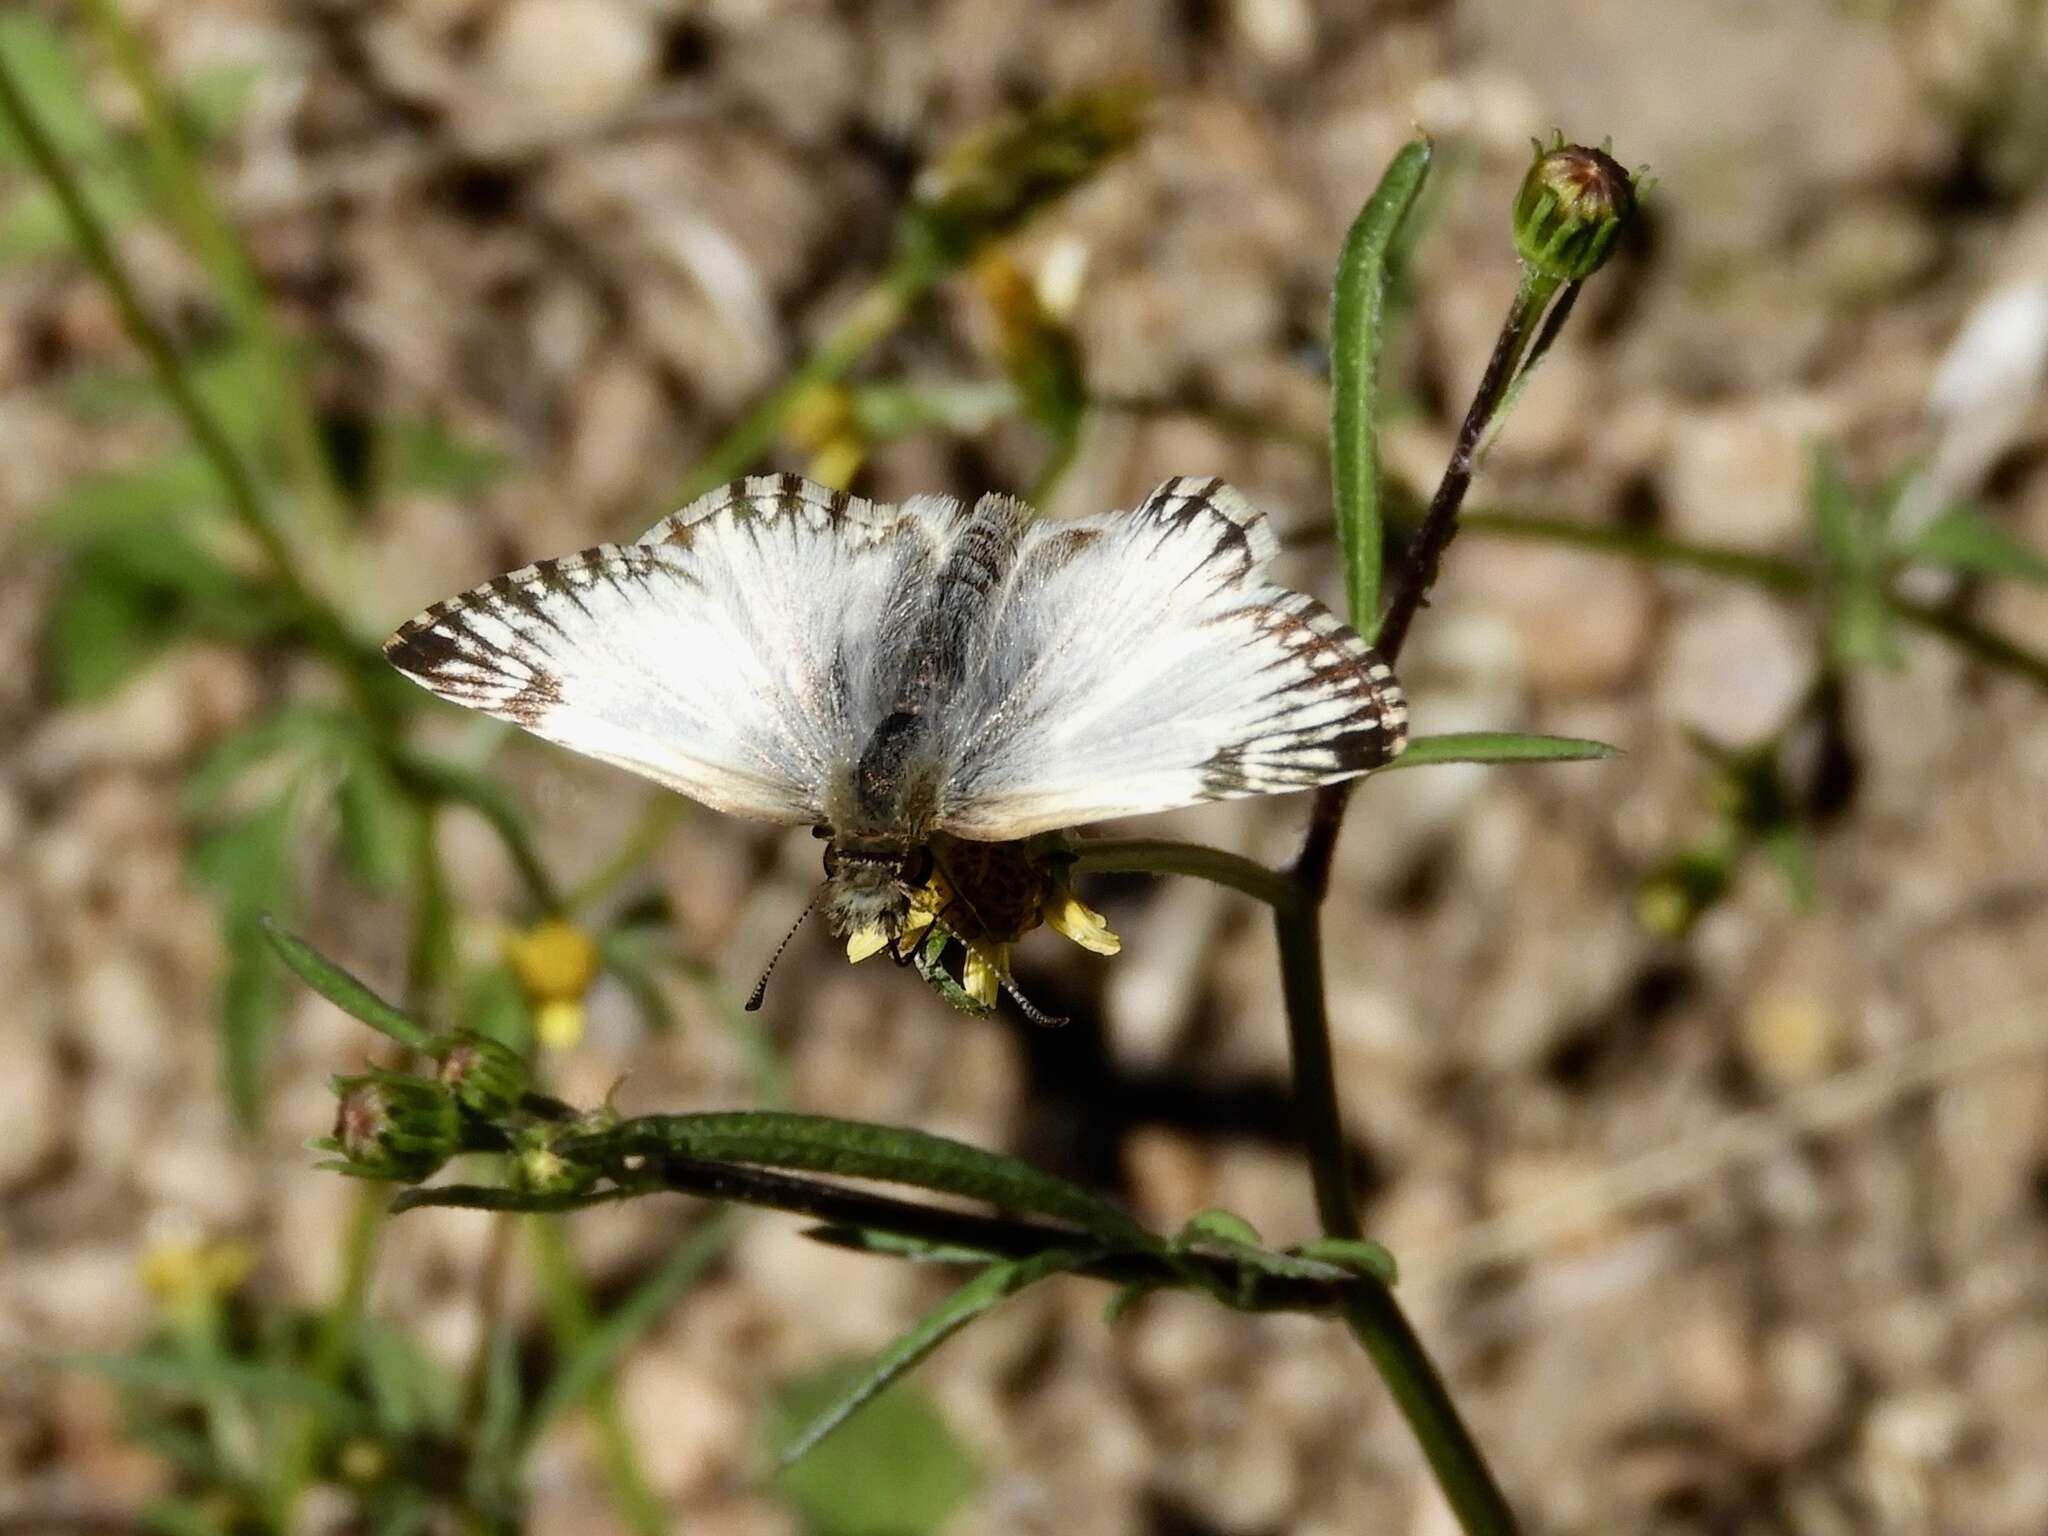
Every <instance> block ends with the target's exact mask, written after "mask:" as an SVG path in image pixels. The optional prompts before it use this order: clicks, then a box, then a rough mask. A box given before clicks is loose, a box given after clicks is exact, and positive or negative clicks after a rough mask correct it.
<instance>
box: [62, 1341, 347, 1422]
mask: <svg viewBox="0 0 2048 1536" xmlns="http://www.w3.org/2000/svg"><path fill="white" fill-rule="evenodd" d="M59 1363H60V1364H61V1365H63V1366H64V1367H65V1368H66V1369H69V1370H74V1371H83V1372H87V1373H89V1374H91V1375H94V1376H99V1377H103V1378H105V1379H106V1380H108V1381H111V1382H114V1383H116V1384H117V1385H119V1386H124V1387H137V1388H145V1389H149V1390H152V1391H159V1392H170V1393H174V1394H176V1395H178V1396H180V1397H189V1398H204V1397H207V1396H210V1395H211V1394H214V1393H218V1392H229V1393H233V1394H234V1395H236V1396H238V1397H244V1398H250V1399H255V1400H260V1401H268V1402H280V1403H291V1404H294V1405H296V1406H298V1407H301V1408H309V1409H311V1410H312V1411H314V1412H315V1413H318V1414H319V1415H321V1416H322V1417H323V1418H325V1419H327V1420H328V1421H329V1422H330V1423H331V1424H333V1425H334V1426H335V1427H336V1428H338V1429H342V1430H350V1429H363V1428H366V1427H367V1417H366V1415H365V1414H364V1412H363V1408H362V1405H361V1404H360V1403H358V1402H356V1401H355V1400H354V1399H353V1398H351V1397H349V1396H348V1395H347V1394H345V1393H342V1392H338V1391H336V1390H335V1389H334V1388H333V1387H330V1386H328V1385H327V1384H326V1383H325V1382H323V1381H319V1380H316V1379H315V1378H314V1377H311V1376H308V1375H306V1374H304V1373H303V1372H300V1371H295V1370H291V1369H289V1368H287V1367H284V1366H277V1365H258V1364H255V1363H253V1362H251V1361H248V1360H235V1359H230V1358H229V1357H227V1356H225V1355H204V1356H198V1355H165V1354H154V1353H148V1352H138V1353H135V1354H127V1355H70V1356H66V1357H64V1358H63V1359H62V1360H61V1361H60V1362H59Z"/></svg>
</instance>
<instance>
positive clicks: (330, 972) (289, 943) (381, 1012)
mask: <svg viewBox="0 0 2048 1536" xmlns="http://www.w3.org/2000/svg"><path fill="white" fill-rule="evenodd" d="M262 931H263V937H264V938H265V939H266V940H267V941H268V942H269V945H270V947H271V949H272V950H273V951H274V952H275V953H276V955H277V957H278V959H280V960H282V961H283V962H284V963H285V965H286V967H287V968H288V969H289V970H290V971H291V972H292V974H293V975H295V976H297V977H298V978H299V980H301V981H303V982H304V983H305V984H306V985H307V986H309V987H311V988H312V989H313V990H314V991H315V992H318V993H319V994H320V995H321V996H322V997H324V998H326V999H327V1001H329V1002H330V1003H332V1004H334V1006H335V1007H337V1008H339V1009H341V1011H342V1012H344V1013H346V1014H348V1015H349V1016H350V1017H352V1018H355V1019H359V1020H361V1021H362V1022H363V1023H365V1024H367V1025H369V1026H370V1028H372V1029H374V1030H376V1031H377V1032H378V1033H379V1034H381V1035H385V1036H388V1037H389V1038H391V1039H393V1040H396V1041H397V1042H398V1043H399V1044H400V1045H403V1046H406V1047H409V1048H410V1049H412V1050H415V1051H417V1050H423V1049H425V1047H426V1044H427V1041H428V1040H429V1039H431V1038H432V1033H431V1031H429V1030H428V1029H427V1028H426V1027H425V1026H424V1025H421V1024H418V1023H415V1022H414V1021H413V1020H412V1019H411V1018H410V1017H408V1016H407V1015H406V1014H405V1013H404V1012H402V1011H401V1010H399V1009H397V1008H394V1007H392V1006H391V1004H389V1003H387V1002H385V1001H384V999H383V998H381V997H379V996H378V995H377V994H376V993H375V992H372V991H371V990H370V989H369V988H368V987H366V986H364V985H363V984H362V983H361V982H360V981H358V980H356V978H355V977H353V976H351V975H349V973H348V972H347V971H345V970H343V969H342V968H341V967H340V966H338V965H336V964H335V963H334V962H333V961H332V960H329V959H328V958H327V957H326V956H325V955H323V954H321V953H320V951H318V950H317V949H315V948H314V947H313V946H312V945H310V944H308V943H307V942H306V941H305V940H304V939H302V938H300V937H299V936H298V935H297V934H295V933H291V932H289V931H287V930H286V929H284V928H282V927H280V926H278V925H277V924H276V923H274V922H272V921H271V920H270V918H269V917H268V916H266V917H264V918H263V920H262Z"/></svg>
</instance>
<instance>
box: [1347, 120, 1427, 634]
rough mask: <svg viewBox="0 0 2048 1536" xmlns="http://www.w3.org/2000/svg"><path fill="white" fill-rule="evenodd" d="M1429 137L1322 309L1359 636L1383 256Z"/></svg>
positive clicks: (1373, 596) (1380, 200) (1350, 252)
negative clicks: (1326, 318) (1326, 315)
mask: <svg viewBox="0 0 2048 1536" xmlns="http://www.w3.org/2000/svg"><path fill="white" fill-rule="evenodd" d="M1429 157H1430V142H1429V140H1428V139H1416V140H1414V141H1412V142H1411V143H1409V144H1407V145H1406V146H1404V147H1403V148H1402V150H1401V152H1400V153H1399V154H1397V155H1396V156H1394V158H1393V161H1392V162H1391V163H1390V164H1389V165H1388V166H1387V169H1386V173H1385V174H1384V175H1382V176H1381V177H1380V184H1379V186H1378V187H1377V188H1376V189H1375V190H1374V192H1373V194H1372V196H1371V197H1370V198H1368V199H1367V200H1366V204H1365V207H1364V208H1363V209H1362V210H1360V212H1359V215H1358V217H1357V219H1356V220H1354V221H1353V223H1352V225H1351V232H1350V233H1349V234H1348V235H1346V236H1345V237H1344V249H1343V252H1342V254H1341V255H1340V256H1339V257H1338V259H1337V282H1336V289H1335V294H1334V297H1333V298H1332V300H1331V306H1330V459H1331V485H1332V489H1333V492H1334V496H1335V501H1336V511H1337V543H1338V547H1339V548H1341V549H1342V550H1343V552H1344V592H1345V596H1346V598H1347V599H1348V600H1349V602H1350V608H1351V623H1352V625H1353V627H1354V628H1356V629H1357V630H1358V631H1359V632H1360V633H1361V634H1370V633H1371V632H1372V631H1373V630H1374V629H1376V628H1377V627H1378V620H1379V601H1380V596H1379V593H1380V525H1381V522H1382V518H1381V513H1380V486H1379V456H1378V447H1377V443H1378V430H1379V366H1380V343H1381V341H1382V339H1383V338H1382V335H1381V322H1382V319H1383V317H1384V314H1385V309H1386V296H1387V279H1388V274H1389V271H1390V267H1389V263H1388V259H1387V255H1388V251H1389V248H1390V247H1391V246H1392V243H1393V240H1394V237H1395V235H1396V234H1397V233H1398V232H1399V230H1400V228H1401V223H1402V221H1403V220H1404V219H1405V218H1407V216H1408V211H1409V209H1410V208H1412V207H1413V206H1414V204H1415V199H1416V197H1417V195H1418V194H1419V193H1420V192H1421V191H1422V184H1423V182H1424V180H1425V179H1426V178H1427V177H1428V175H1429Z"/></svg>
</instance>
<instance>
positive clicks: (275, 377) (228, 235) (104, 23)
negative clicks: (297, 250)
mask: <svg viewBox="0 0 2048 1536" xmlns="http://www.w3.org/2000/svg"><path fill="white" fill-rule="evenodd" d="M87 8H88V9H89V10H90V11H91V13H92V19H93V23H94V25H95V26H96V27H97V28H98V30H99V32H100V35H101V36H102V37H103V38H104V39H105V40H106V44H107V49H108V52H109V53H110V54H112V56H113V59H114V63H115V66H116V67H117V68H118V69H119V70H120V71H121V74H122V76H123V77H124V78H125V79H126V80H127V82H128V86H129V89H130V90H132V91H134V93H135V96H136V100H137V101H138V102H139V103H140V104H141V107H142V121H143V138H144V141H145V142H146V144H147V145H148V148H149V158H150V163H151V165H152V167H153V169H154V171H155V175H156V180H157V183H158V185H159V188H160V191H161V193H162V195H163V197H164V199H165V201H166V202H167V203H168V204H169V205H170V208H171V214H172V217H173V218H174V219H175V220H176V221H177V223H178V224H179V225H180V226H182V228H183V231H184V235H185V238H186V240H187V241H188V242H189V243H190V244H191V245H192V247H193V248H194V250H195V251H196V252H197V253H198V255H199V258H200V260H201V261H203V262H204V263H205V264H206V266H207V268H208V270H209V271H211V272H212V274H213V279H214V281H215V282H216V283H217V284H218V285H219V286H220V289H221V293H222V296H223V297H224V298H225V300H226V302H227V306H228V309H229V310H230V312H231V313H232V314H233V316H234V319H235V325H236V328H237V329H238V330H239V331H241V333H242V334H243V335H244V336H245V337H247V338H248V341H249V344H250V347H251V348H252V350H253V351H254V352H255V354H256V358H257V361H258V363H259V365H260V367H261V368H262V371H263V378H264V384H265V386H266V388H267V389H268V390H269V392H270V401H271V404H272V407H273V410H274V413H275V415H276V417H277V420H278V425H279V428H280V430H281V433H282V442H283V446H284V451H285V454H286V457H287V458H288V460H289V461H290V465H291V469H292V473H293V477H294V479H295V480H296V481H297V482H298V485H299V488H300V490H301V491H302V493H304V495H305V496H306V499H307V505H308V506H309V507H310V508H311V509H312V510H313V511H314V512H315V514H316V516H317V518H318V521H319V527H320V533H321V534H322V535H323V537H324V538H325V539H326V540H327V541H328V542H329V543H330V544H333V545H338V544H339V542H340V540H341V538H342V536H343V534H344V533H345V531H346V517H345V512H344V508H343V503H342V496H341V491H340V489H339V487H338V486H337V485H336V483H335V479H334V466H333V464H332V463H331V461H330V460H329V458H328V456H327V450H326V447H325V445H324V444H323V443H322V442H321V439H320V426H319V422H318V419H317V418H316V416H315V415H314V412H313V407H312V403H311V402H310V401H309V400H308V399H307V397H306V390H305V385H304V381H303V379H302V377H301V376H300V373H299V370H298V368H297V366H296V365H295V364H294V361H293V359H292V356H291V350H290V348H289V347H288V346H287V345H286V342H285V339H284V337H283V335H282V334H281V333H280V332H279V330H278V328H277V324H276V321H275V320H274V319H273V318H272V316H271V313H270V308H269V305H268V304H267V303H266V302H265V300H264V294H263V284H262V282H261V280H260V279H259V278H258V276H257V273H256V269H255V266H254V265H253V263H252V262H251V261H250V259H249V254H248V252H247V250H246V249H245V248H244V247H243V245H242V242H241V240H240V238H239V237H238V236H237V234H236V233H235V228H234V225H233V224H232V223H231V222H230V221H229V220H228V218H227V216H226V215H225V214H224V213H223V212H222V211H221V208H220V205H219V203H218V202H217V201H216V200H215V199H214V197H213V196H212V194H211V193H210V192H209V191H208V189H207V185H206V178H205V177H204V176H203V175H202V174H201V173H200V170H199V166H198V164H197V162H196V159H195V157H194V155H193V150H192V145H191V142H190V140H189V139H188V138H187V136H186V133H185V131H184V128H183V126H182V125H181V124H180V123H179V121H178V117H177V112H176V109H175V107H174V105H173V104H172V102H171V101H170V99H169V96H168V94H167V93H166V92H165V90H164V88H163V83H162V82H161V81H160V80H159V79H158V78H157V74H156V71H155V69H154V68H153V67H152V65H151V63H150V60H149V55H148V53H147V52H146V51H145V50H144V48H143V46H142V43H141V40H140V39H139V38H138V37H137V36H136V35H135V31H134V29H133V28H132V27H131V26H129V24H128V22H127V20H126V19H125V18H124V17H123V16H122V14H121V10H120V7H119V6H118V5H116V4H115V3H114V0H88V7H87Z"/></svg>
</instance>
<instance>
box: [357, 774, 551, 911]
mask: <svg viewBox="0 0 2048 1536" xmlns="http://www.w3.org/2000/svg"><path fill="white" fill-rule="evenodd" d="M392 765H393V767H394V768H396V770H397V772H398V776H399V779H400V781H401V782H402V783H404V784H406V785H408V786H409V787H410V788H411V789H413V790H414V792H416V793H418V794H421V795H425V796H427V797H428V798H430V799H435V800H446V801H450V802H452V803H454V804H457V805H466V806H468V807H469V808H470V809H471V810H473V811H475V812H476V813H477V814H478V815H479V816H481V817H483V819H484V820H485V821H486V822H487V823H489V825H490V828H491V830H492V831H494V832H496V833H497V834H498V840H499V841H500V842H501V843H503V844H504V845H505V851H506V853H508V854H510V855H511V857H512V863H513V865H514V867H516V868H517V869H518V871H519V878H520V879H521V880H522V881H523V882H525V885H526V889H527V893H528V895H529V896H530V897H531V898H532V900H533V903H534V905H535V906H537V907H539V908H540V909H541V910H542V911H544V912H559V911H560V910H561V909H562V896H561V892H560V891H559V890H558V889H557V888H556V886H555V881H554V877H553V876H552V875H550V874H549V873H548V870H547V866H546V865H545V864H543V863H542V862H541V857H540V851H539V849H537V848H536V847H535V846H534V842H533V836H532V834H531V833H530V832H529V831H528V830H527V826H526V815H525V813H524V812H523V811H522V810H521V809H520V808H519V803H518V802H517V801H516V800H514V799H513V798H512V796H511V795H510V794H509V793H508V792H507V791H506V789H505V788H504V786H503V785H501V784H499V783H498V782H497V781H496V780H494V779H490V778H486V777H485V776H484V775H483V774H480V773H477V772H474V771H472V770H471V769H468V768H465V767H463V766H462V765H461V764H460V763H454V762H450V761H449V760H448V759H446V758H442V757H430V756H428V755H427V754H426V753H423V752H413V751H410V750H405V749H401V750H399V751H398V752H397V753H395V754H394V755H393V757H392Z"/></svg>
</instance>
